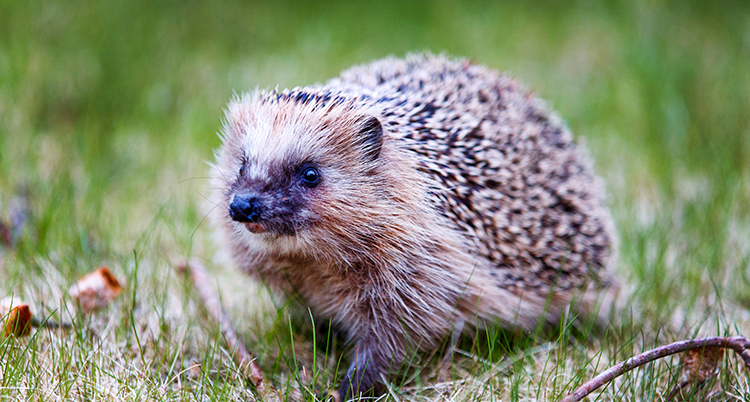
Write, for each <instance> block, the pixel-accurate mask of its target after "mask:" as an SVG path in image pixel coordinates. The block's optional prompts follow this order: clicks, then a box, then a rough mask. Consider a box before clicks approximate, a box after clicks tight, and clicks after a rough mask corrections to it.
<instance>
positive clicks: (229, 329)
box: [176, 259, 263, 388]
mask: <svg viewBox="0 0 750 402" xmlns="http://www.w3.org/2000/svg"><path fill="white" fill-rule="evenodd" d="M176 267H177V270H178V271H179V272H181V273H187V272H188V271H189V272H190V279H191V280H192V282H193V285H194V286H195V289H196V290H198V294H199V295H200V297H201V300H202V301H203V306H204V307H205V308H206V311H208V314H209V315H210V316H211V317H212V318H213V319H214V320H215V321H216V322H217V323H219V327H220V329H221V334H222V335H223V336H224V340H225V341H226V342H227V344H228V345H229V347H230V349H231V350H232V351H233V352H234V353H233V359H234V362H235V363H237V365H238V366H240V367H242V368H244V367H249V373H248V374H249V379H250V381H251V382H252V383H253V385H255V387H256V388H260V386H261V385H262V384H263V373H262V372H261V371H260V366H259V365H258V362H257V361H256V360H255V358H254V357H253V355H252V354H251V353H250V352H248V351H247V349H245V345H244V344H243V343H242V338H240V337H239V336H238V335H237V331H236V330H235V329H234V325H232V321H231V320H230V319H229V315H227V313H226V312H225V311H224V309H223V308H222V306H221V302H220V301H219V296H218V294H217V293H216V292H215V291H214V289H213V288H212V287H211V286H209V283H210V282H211V281H210V279H209V276H208V272H206V268H205V267H204V266H203V264H202V263H201V262H200V261H198V260H196V259H192V260H190V262H189V263H188V262H180V263H178V264H177V266H176Z"/></svg>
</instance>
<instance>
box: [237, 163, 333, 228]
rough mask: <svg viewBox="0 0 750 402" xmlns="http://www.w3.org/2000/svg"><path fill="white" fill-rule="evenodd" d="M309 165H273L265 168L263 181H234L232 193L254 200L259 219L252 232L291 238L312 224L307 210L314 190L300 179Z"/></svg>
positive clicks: (311, 215) (313, 218)
mask: <svg viewBox="0 0 750 402" xmlns="http://www.w3.org/2000/svg"><path fill="white" fill-rule="evenodd" d="M313 166H314V165H313V164H312V163H309V162H305V163H291V164H277V165H276V164H275V165H272V166H269V169H268V176H269V177H268V179H266V180H251V179H248V178H245V177H239V178H238V180H237V182H236V183H235V185H234V186H233V191H232V192H233V194H243V195H246V196H252V197H255V198H257V206H258V209H259V214H260V219H259V220H258V222H257V225H258V226H254V229H255V231H256V232H258V231H260V232H266V233H272V234H278V235H284V236H294V235H295V234H296V233H297V231H298V230H299V229H303V228H305V227H308V226H310V225H312V224H313V223H314V222H315V218H316V215H315V214H314V213H313V212H312V211H311V210H310V209H309V208H308V206H309V205H310V203H311V202H312V201H313V200H312V198H314V194H313V192H314V191H315V189H314V188H310V186H309V183H305V182H304V181H303V180H302V177H301V176H302V174H303V173H304V172H305V170H306V169H308V168H310V167H313ZM320 180H322V179H320ZM259 227H260V228H262V229H263V230H260V229H258V228H259Z"/></svg>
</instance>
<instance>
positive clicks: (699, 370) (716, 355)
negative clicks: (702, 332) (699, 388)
mask: <svg viewBox="0 0 750 402" xmlns="http://www.w3.org/2000/svg"><path fill="white" fill-rule="evenodd" d="M722 357H724V349H723V348H718V347H706V348H702V349H692V350H688V351H687V352H685V354H684V356H683V360H682V367H683V370H685V371H687V375H688V381H690V382H692V383H696V384H697V383H701V382H703V381H706V380H707V379H709V378H711V377H712V376H713V375H715V374H716V370H717V368H718V365H719V362H720V361H721V359H722Z"/></svg>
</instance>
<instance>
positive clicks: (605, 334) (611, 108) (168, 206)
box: [0, 0, 750, 401]
mask: <svg viewBox="0 0 750 402" xmlns="http://www.w3.org/2000/svg"><path fill="white" fill-rule="evenodd" d="M419 50H430V51H433V52H440V51H446V52H448V53H450V54H453V55H457V56H466V57H469V58H471V59H472V60H474V61H476V62H479V63H482V64H485V65H489V66H492V67H494V68H497V69H501V70H504V71H507V72H508V73H509V74H510V75H512V76H514V77H516V78H517V79H518V80H519V81H521V82H523V83H525V84H526V86H527V87H528V88H529V89H531V90H532V91H533V92H534V93H535V94H537V95H538V96H539V97H541V98H544V99H546V100H548V102H549V104H550V106H551V107H553V108H554V109H556V110H557V111H558V112H559V113H560V115H561V116H563V117H564V118H565V119H566V121H567V122H568V124H569V126H570V127H571V129H572V130H573V132H574V133H575V134H576V136H577V138H578V139H579V140H580V141H581V142H585V144H586V146H587V147H588V149H589V150H590V153H591V154H592V156H593V157H594V159H595V161H596V170H597V172H598V173H599V174H600V175H601V176H602V177H603V178H604V180H605V182H606V184H607V189H608V194H609V202H610V205H611V208H612V211H613V214H614V216H615V219H616V223H617V229H618V232H619V234H620V240H621V243H620V248H619V250H620V257H619V264H618V266H617V268H616V274H617V275H618V276H619V277H620V278H621V279H622V282H623V284H624V288H625V292H624V296H622V297H623V299H622V300H621V302H622V304H623V306H628V308H624V309H623V310H622V311H620V312H619V313H618V317H617V320H616V325H614V326H613V327H612V328H609V329H608V330H606V331H601V332H602V333H591V331H590V330H589V329H588V328H587V327H585V326H581V325H561V329H559V330H557V331H553V332H552V333H547V334H545V336H525V337H518V336H511V335H510V334H506V333H504V332H502V331H498V330H497V329H489V330H488V331H485V332H480V333H478V334H476V335H475V336H473V337H471V336H469V337H466V339H463V340H462V341H461V343H459V348H458V351H457V352H456V353H455V354H453V355H452V356H450V359H451V360H452V362H453V364H451V365H446V364H442V363H441V361H440V360H441V359H442V356H441V355H440V354H439V353H438V354H436V355H434V356H422V357H420V358H419V361H420V363H419V364H416V365H415V366H416V367H414V368H412V369H411V370H408V371H406V372H404V373H402V375H396V376H394V377H393V378H392V384H391V388H390V389H389V396H388V398H391V399H393V400H415V401H416V400H432V399H442V400H462V401H463V400H518V401H522V400H556V399H559V398H560V397H561V396H563V395H565V394H566V393H567V392H569V391H571V390H572V389H573V388H574V387H575V386H576V385H577V384H580V383H581V382H582V381H583V380H585V379H588V378H590V377H591V376H593V375H594V374H595V373H597V372H599V371H601V370H603V369H605V368H606V367H609V366H610V365H612V364H614V363H615V362H616V361H619V360H622V359H624V358H626V357H628V356H631V355H633V354H635V353H638V352H640V351H643V350H645V349H649V348H651V347H654V346H656V345H661V344H665V343H667V342H670V341H673V340H677V339H682V338H687V337H691V336H697V335H724V334H730V335H733V334H745V335H750V325H749V324H748V322H750V317H748V307H750V240H749V239H750V218H749V217H750V113H748V111H749V110H750V74H748V73H747V71H750V7H749V6H748V5H747V4H746V3H745V2H740V1H737V2H731V1H722V2H710V3H705V4H704V2H699V1H683V2H669V1H663V0H657V1H645V0H644V1H637V0H636V1H610V2H593V1H577V2H573V1H566V2H551V1H540V2H528V4H527V3H520V2H519V3H507V4H505V3H495V2H476V3H472V4H466V3H460V2H451V1H439V2H427V1H417V2H403V1H390V0H386V1H383V2H377V3H369V2H362V3H360V4H357V3H356V2H330V3H325V2H311V3H308V2H302V1H290V2H274V3H271V2H268V3H266V2H257V1H253V2H241V1H226V2H196V1H188V2H175V1H162V2H148V1H142V0H134V1H130V2H110V1H100V0H94V1H89V2H82V1H79V2H62V1H55V0H51V1H37V0H30V1H21V2H10V1H9V2H0V220H3V221H5V222H8V221H10V220H12V218H13V216H18V215H19V212H18V211H22V210H24V209H27V210H28V216H29V220H28V223H27V225H25V226H24V228H23V230H22V231H21V232H20V233H17V235H16V236H17V243H16V245H15V246H14V247H13V248H8V247H2V246H0V296H6V295H10V294H14V295H15V296H16V297H19V298H21V299H23V300H24V301H26V302H28V303H29V304H30V305H31V306H32V307H33V308H34V309H35V311H36V314H37V315H40V316H50V317H51V318H53V319H55V320H72V321H74V322H75V323H76V327H75V329H74V330H72V331H68V332H56V331H36V332H35V333H34V334H33V336H32V337H30V338H27V339H21V340H15V339H12V338H10V339H2V340H0V399H1V400H48V399H55V400H84V399H85V400H142V399H150V400H176V399H180V400H182V399H186V400H205V399H211V400H214V399H216V400H225V399H226V400H246V399H249V398H254V397H255V394H253V392H252V390H251V389H250V388H249V387H248V384H247V383H246V382H245V381H244V380H243V379H242V377H241V376H240V375H239V374H238V373H237V371H236V367H234V366H233V365H232V363H231V357H230V356H229V352H228V351H227V350H226V349H225V346H224V345H223V343H222V341H221V337H220V336H219V334H218V333H217V328H216V326H215V324H214V323H212V322H210V321H208V320H207V319H206V316H205V314H204V313H203V312H202V310H201V308H200V307H199V306H197V305H196V297H195V296H194V295H193V294H192V292H191V290H190V288H189V286H187V285H186V284H185V283H184V282H183V281H182V279H180V278H179V277H177V276H176V275H175V273H174V272H173V270H172V269H171V266H172V261H173V260H175V259H178V258H186V257H191V256H199V257H202V258H204V259H206V260H207V261H209V262H210V265H211V267H212V270H213V272H214V274H215V278H216V285H217V286H218V287H219V288H220V289H221V294H222V297H223V298H224V303H225V305H226V306H227V308H228V310H229V312H230V314H231V315H232V317H233V319H234V320H235V324H236V325H237V327H238V328H239V329H240V332H241V334H242V335H243V336H244V337H245V341H246V344H247V345H248V347H249V348H250V349H251V350H253V351H255V352H256V353H257V354H258V355H259V357H260V361H261V364H262V367H263V369H264V371H265V373H266V374H267V375H268V376H269V377H270V378H271V380H272V382H273V383H274V384H275V385H276V386H277V388H278V389H279V390H280V391H281V392H282V394H283V395H284V397H285V398H286V397H298V396H300V395H302V396H303V397H304V398H308V399H309V398H310V394H309V393H308V392H307V390H309V389H312V388H313V387H319V388H325V387H329V386H331V385H333V384H335V383H336V382H337V376H340V375H341V367H342V366H344V365H345V354H344V360H343V361H342V360H341V359H342V353H344V352H345V351H346V347H345V346H344V345H342V344H341V342H340V341H339V340H338V339H337V337H336V336H335V334H334V333H333V332H331V330H330V329H329V328H328V326H327V325H326V323H318V322H316V323H315V325H316V329H315V330H313V329H312V323H311V321H310V319H309V317H308V316H307V314H308V313H307V312H306V311H302V312H299V311H296V310H295V309H293V308H290V307H289V306H288V305H287V303H286V302H285V301H284V300H283V299H279V298H277V297H276V296H273V295H271V294H269V292H268V291H267V290H266V289H263V288H261V287H258V286H256V285H254V284H253V283H251V282H250V280H249V279H247V278H244V277H243V276H241V275H240V274H239V273H236V272H234V271H233V270H231V268H230V267H229V266H228V265H227V264H226V260H223V259H222V257H221V253H220V252H219V250H217V248H216V245H215V244H214V243H213V242H212V239H211V229H210V228H209V227H207V225H205V224H204V222H203V216H204V211H203V209H202V208H201V203H202V199H203V196H205V194H206V193H207V187H208V186H207V183H206V180H204V178H205V176H206V172H207V167H206V165H205V163H204V162H205V161H208V160H210V159H211V157H212V149H214V148H215V147H217V146H218V139H217V137H216V135H215V133H216V132H217V130H218V129H219V126H220V123H221V116H222V107H223V106H224V105H225V103H226V102H227V100H229V99H230V97H231V96H232V94H233V93H234V92H235V91H236V92H241V91H245V90H250V89H253V88H255V87H274V86H276V85H278V86H279V87H280V88H285V87H292V86H297V85H306V84H311V83H315V82H320V81H324V80H326V79H327V78H330V77H333V76H335V75H336V74H337V73H338V72H339V71H340V70H342V69H344V68H346V67H348V66H350V65H352V64H356V63H363V62H366V61H369V60H373V59H377V58H379V57H382V56H386V55H389V54H397V55H403V54H404V53H406V52H409V51H419ZM100 265H107V266H109V267H110V268H111V269H112V271H113V272H114V273H115V275H116V276H118V277H119V278H121V279H123V280H125V281H126V283H127V285H126V291H125V294H124V295H123V296H121V297H120V298H119V299H118V300H117V301H116V302H115V303H114V304H113V305H111V306H110V307H108V308H107V309H106V311H104V312H102V313H100V314H96V315H93V316H88V317H83V316H78V315H76V314H75V313H74V309H73V307H72V304H71V301H70V299H69V298H68V296H67V294H66V290H67V289H68V287H69V286H70V285H71V284H72V283H73V282H74V281H75V280H76V278H78V277H79V276H81V275H82V274H84V273H86V272H88V271H91V270H93V269H95V268H97V267H99V266H100ZM728 356H729V355H728ZM194 364H198V367H199V370H194V369H192V368H191V367H193V365H194ZM302 367H304V368H305V371H304V372H303V371H302V369H301V368H302ZM748 379H749V378H748V374H747V372H746V371H744V369H743V368H742V367H741V365H740V364H739V361H738V360H737V359H736V358H734V357H733V356H730V357H727V358H726V359H725V360H724V361H723V362H722V363H721V365H720V371H719V375H718V376H717V377H715V378H714V379H712V380H710V381H709V384H708V385H707V386H706V387H704V388H703V389H702V390H697V389H689V390H688V393H690V395H687V394H686V398H688V399H691V398H692V400H703V399H707V398H708V399H710V398H713V399H715V400H727V399H730V400H750V393H748V389H749V388H750V386H749V382H748ZM679 380H680V370H679V359H678V358H675V359H671V360H670V359H666V360H665V361H662V362H659V363H656V364H652V365H649V366H646V367H643V368H641V369H638V370H636V371H634V372H633V373H631V374H628V375H626V376H624V377H622V378H621V379H620V380H619V381H617V383H616V384H613V385H610V386H608V387H607V388H605V389H604V390H603V391H602V394H601V395H600V396H599V398H600V399H601V400H633V399H644V400H654V399H659V400H661V399H663V398H665V395H666V393H668V392H669V391H670V389H671V388H672V387H673V386H674V385H675V384H677V383H678V382H679Z"/></svg>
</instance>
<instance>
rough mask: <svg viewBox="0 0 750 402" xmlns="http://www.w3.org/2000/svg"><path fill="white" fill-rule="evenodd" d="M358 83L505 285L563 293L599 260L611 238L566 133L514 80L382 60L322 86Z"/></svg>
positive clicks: (433, 61) (594, 185)
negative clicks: (553, 287)
mask: <svg viewBox="0 0 750 402" xmlns="http://www.w3.org/2000/svg"><path fill="white" fill-rule="evenodd" d="M330 85H331V86H333V87H346V88H347V89H348V90H349V91H352V87H353V86H354V87H356V86H359V87H360V88H361V91H360V92H367V93H369V94H371V96H372V97H373V99H375V100H376V102H377V106H378V107H379V108H381V109H382V110H383V115H384V118H385V120H386V123H387V124H389V125H390V127H391V129H392V135H393V136H394V139H398V140H400V141H402V146H403V148H404V149H405V150H408V151H409V152H411V153H412V154H413V155H414V157H415V158H417V159H418V169H419V170H420V171H421V172H422V173H423V174H424V177H425V179H426V180H428V181H429V182H430V184H431V186H430V187H431V188H432V192H433V200H432V202H433V203H434V204H435V206H436V208H437V210H438V211H440V212H441V213H442V214H443V215H445V216H447V217H448V218H449V220H450V221H452V222H455V226H456V228H457V229H459V230H460V231H461V232H462V233H464V235H465V238H466V241H467V242H468V243H469V244H468V246H469V247H472V248H474V249H476V250H477V254H479V255H480V256H482V257H485V258H487V259H488V260H489V261H490V262H491V264H492V265H494V266H495V267H497V268H498V269H497V271H496V272H494V273H493V276H494V277H495V280H496V281H497V284H498V286H501V287H503V288H505V289H518V290H519V291H522V290H524V289H536V290H538V291H539V292H540V293H542V294H543V293H546V292H548V290H549V288H550V287H551V286H555V287H556V288H557V289H570V288H573V287H576V286H579V285H581V284H582V283H583V282H584V281H586V280H587V279H588V278H591V277H592V276H596V275H597V274H598V273H599V272H600V270H602V268H604V267H605V266H606V265H607V261H608V259H609V255H610V250H611V246H612V242H613V241H614V235H613V232H612V228H611V226H612V225H611V221H610V217H609V214H608V212H607V211H606V209H605V208H604V207H603V205H602V204H603V201H604V200H603V194H602V191H601V185H600V183H599V182H598V180H597V179H596V178H595V177H594V176H593V175H592V174H591V167H590V162H589V161H588V159H587V158H586V155H585V154H584V153H583V152H582V150H581V149H579V147H577V146H575V145H574V144H573V143H572V138H571V135H570V133H569V132H568V131H567V129H566V128H565V127H564V125H563V124H562V123H561V122H560V121H559V119H557V118H556V117H555V116H554V115H551V114H550V113H549V112H548V111H547V110H546V109H545V108H544V107H543V106H542V105H540V104H539V102H538V101H536V100H534V99H533V98H532V97H531V96H530V95H528V94H527V93H526V92H523V90H522V89H520V88H519V87H518V86H517V85H516V84H515V83H514V82H513V81H512V80H510V79H508V78H507V77H505V76H501V75H499V74H497V73H495V72H492V71H489V70H486V69H484V68H482V67H479V66H473V65H471V64H469V63H468V62H466V61H458V62H452V61H449V60H448V59H446V58H445V57H442V56H426V57H425V56H410V57H408V58H407V59H406V60H400V59H385V60H382V61H379V62H375V63H373V64H371V65H369V66H365V67H355V68H353V69H351V70H349V71H347V72H344V73H343V74H342V77H341V78H340V79H335V80H332V81H331V82H330Z"/></svg>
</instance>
